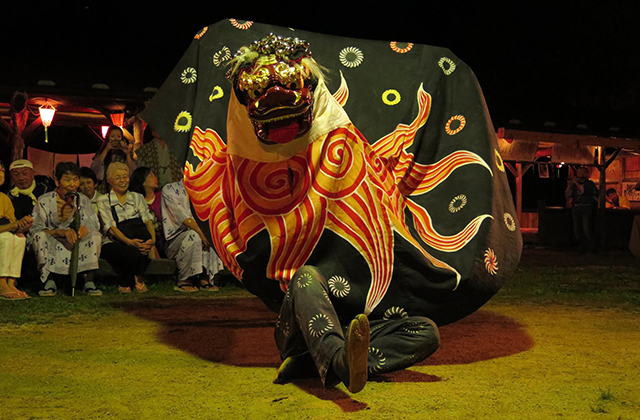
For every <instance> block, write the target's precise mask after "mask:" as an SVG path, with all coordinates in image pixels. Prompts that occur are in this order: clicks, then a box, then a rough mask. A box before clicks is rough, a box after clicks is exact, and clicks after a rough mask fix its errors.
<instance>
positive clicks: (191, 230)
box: [162, 180, 223, 292]
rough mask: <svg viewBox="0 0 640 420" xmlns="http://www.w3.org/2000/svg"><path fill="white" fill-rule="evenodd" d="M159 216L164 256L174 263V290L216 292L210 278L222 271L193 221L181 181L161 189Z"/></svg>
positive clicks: (205, 239) (209, 246)
mask: <svg viewBox="0 0 640 420" xmlns="http://www.w3.org/2000/svg"><path fill="white" fill-rule="evenodd" d="M162 214H163V216H164V222H163V227H164V234H165V237H166V239H167V256H168V257H169V258H171V259H174V260H176V264H177V266H178V285H177V286H176V287H175V289H176V290H178V291H181V292H195V291H197V290H198V286H199V287H200V290H204V291H217V290H218V287H217V286H215V285H214V284H213V276H214V275H215V274H216V273H217V272H218V271H220V270H221V269H222V268H223V266H222V262H221V261H220V258H219V257H218V255H217V254H216V252H215V250H214V249H213V247H211V244H209V240H208V239H207V237H206V236H205V235H204V233H203V232H202V230H201V229H200V227H199V226H198V224H197V223H196V221H195V220H194V219H193V215H192V213H191V207H190V205H189V197H188V196H187V190H186V189H185V188H184V182H183V181H182V180H181V181H178V182H174V183H171V184H167V185H165V187H164V188H163V189H162ZM194 282H196V283H194Z"/></svg>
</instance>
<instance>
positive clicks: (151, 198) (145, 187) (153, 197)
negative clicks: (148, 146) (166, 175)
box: [129, 166, 166, 258]
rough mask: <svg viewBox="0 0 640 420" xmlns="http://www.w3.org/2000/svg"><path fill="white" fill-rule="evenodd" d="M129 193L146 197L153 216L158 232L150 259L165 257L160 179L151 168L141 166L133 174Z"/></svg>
mask: <svg viewBox="0 0 640 420" xmlns="http://www.w3.org/2000/svg"><path fill="white" fill-rule="evenodd" d="M129 191H134V192H137V193H139V194H142V195H143V196H144V201H146V202H147V205H148V206H149V210H151V215H152V216H153V226H154V228H155V230H156V246H155V247H154V248H153V249H152V250H151V252H150V253H149V258H162V257H165V256H166V255H165V252H164V245H165V241H164V233H163V232H162V211H161V209H160V206H161V204H160V201H161V197H162V193H161V191H160V190H159V189H158V178H157V177H156V174H154V173H153V171H152V170H151V168H147V167H146V166H141V167H140V168H138V169H136V170H135V171H133V174H131V183H130V184H129Z"/></svg>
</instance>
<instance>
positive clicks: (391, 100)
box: [382, 89, 402, 106]
mask: <svg viewBox="0 0 640 420" xmlns="http://www.w3.org/2000/svg"><path fill="white" fill-rule="evenodd" d="M401 100H402V98H401V97H400V92H398V91H397V90H395V89H387V90H385V91H384V93H382V102H384V103H385V104H386V105H389V106H393V105H396V104H399V103H400V101H401Z"/></svg>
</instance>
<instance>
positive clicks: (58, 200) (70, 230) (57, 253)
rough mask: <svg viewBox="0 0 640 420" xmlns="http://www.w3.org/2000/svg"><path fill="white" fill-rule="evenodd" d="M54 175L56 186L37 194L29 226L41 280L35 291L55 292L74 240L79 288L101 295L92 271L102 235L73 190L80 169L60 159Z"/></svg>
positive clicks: (86, 202)
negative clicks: (81, 281)
mask: <svg viewBox="0 0 640 420" xmlns="http://www.w3.org/2000/svg"><path fill="white" fill-rule="evenodd" d="M54 177H55V182H56V185H57V188H56V190H55V191H53V192H49V193H45V194H43V195H42V196H40V198H38V202H37V204H36V206H35V209H34V220H33V226H32V227H31V232H32V234H33V249H34V251H35V253H36V258H37V260H38V268H39V269H40V273H41V274H40V280H41V281H42V283H43V287H42V290H40V291H39V292H38V294H39V295H40V296H43V297H44V296H55V295H56V292H57V284H56V280H58V279H60V277H61V276H67V275H69V274H70V271H69V270H70V266H71V257H72V255H71V251H72V250H73V247H74V244H76V242H77V243H78V256H77V258H78V265H77V273H78V274H79V275H80V276H81V278H82V277H84V288H83V289H84V291H85V292H86V293H87V294H88V295H89V296H101V295H102V291H100V290H99V289H98V288H96V286H95V283H94V275H95V272H96V270H97V269H98V256H99V255H100V244H101V242H102V237H101V236H100V230H99V229H100V228H99V223H98V216H97V215H96V213H95V211H94V210H93V206H92V205H91V201H90V200H89V199H88V198H87V197H85V196H84V195H82V194H78V193H77V190H78V185H79V184H80V169H79V168H78V166H77V165H76V164H75V163H71V162H61V163H58V164H57V165H56V169H55V175H54Z"/></svg>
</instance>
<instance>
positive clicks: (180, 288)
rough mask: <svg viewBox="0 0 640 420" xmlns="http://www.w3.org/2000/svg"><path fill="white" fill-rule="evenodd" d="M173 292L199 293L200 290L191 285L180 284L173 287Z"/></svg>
mask: <svg viewBox="0 0 640 420" xmlns="http://www.w3.org/2000/svg"><path fill="white" fill-rule="evenodd" d="M173 290H175V291H177V292H183V293H193V292H197V291H198V288H197V287H196V286H194V285H193V284H191V283H178V285H177V286H174V287H173Z"/></svg>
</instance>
